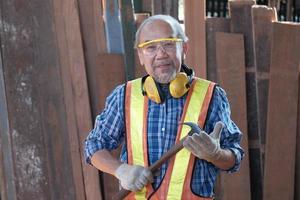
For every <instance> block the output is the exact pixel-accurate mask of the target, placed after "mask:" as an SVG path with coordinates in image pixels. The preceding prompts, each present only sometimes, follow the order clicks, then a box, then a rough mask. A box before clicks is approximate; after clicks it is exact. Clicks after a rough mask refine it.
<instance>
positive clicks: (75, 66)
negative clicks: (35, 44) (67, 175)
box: [53, 0, 101, 200]
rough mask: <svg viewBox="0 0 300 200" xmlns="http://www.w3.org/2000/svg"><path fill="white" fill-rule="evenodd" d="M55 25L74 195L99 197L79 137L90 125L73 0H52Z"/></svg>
mask: <svg viewBox="0 0 300 200" xmlns="http://www.w3.org/2000/svg"><path fill="white" fill-rule="evenodd" d="M53 5H54V13H55V22H56V23H55V25H56V30H57V40H58V47H59V53H60V57H61V59H60V63H61V66H62V67H61V75H62V81H63V89H64V91H63V92H64V99H65V101H66V102H68V103H66V114H67V127H68V133H69V143H70V154H71V162H72V163H71V164H72V170H73V177H74V184H75V194H76V199H87V200H93V199H101V189H100V183H99V177H98V176H99V175H98V171H97V170H96V169H93V168H92V167H90V166H88V165H86V164H85V161H84V156H83V152H84V149H83V145H82V141H84V139H85V138H86V136H87V135H86V134H87V133H88V132H89V130H91V128H92V119H91V112H90V109H91V108H90V104H89V95H88V87H87V78H86V71H85V64H84V55H83V47H82V43H81V31H80V24H79V13H78V11H77V7H75V5H76V2H75V1H74V0H67V1H64V2H61V1H58V0H56V1H54V4H53Z"/></svg>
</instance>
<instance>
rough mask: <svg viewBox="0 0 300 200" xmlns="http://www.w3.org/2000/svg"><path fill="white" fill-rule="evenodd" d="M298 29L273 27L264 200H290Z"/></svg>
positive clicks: (299, 49)
mask: <svg viewBox="0 0 300 200" xmlns="http://www.w3.org/2000/svg"><path fill="white" fill-rule="evenodd" d="M299 35H300V25H299V24H292V23H290V24H289V23H279V22H274V23H273V39H272V51H271V68H270V87H269V104H268V120H267V140H266V153H265V176H264V199H265V200H267V199H272V200H277V199H278V200H279V199H280V200H281V199H294V178H295V156H296V133H297V107H298V87H299V71H298V70H299V69H298V67H299V61H300V58H299V55H300V38H299Z"/></svg>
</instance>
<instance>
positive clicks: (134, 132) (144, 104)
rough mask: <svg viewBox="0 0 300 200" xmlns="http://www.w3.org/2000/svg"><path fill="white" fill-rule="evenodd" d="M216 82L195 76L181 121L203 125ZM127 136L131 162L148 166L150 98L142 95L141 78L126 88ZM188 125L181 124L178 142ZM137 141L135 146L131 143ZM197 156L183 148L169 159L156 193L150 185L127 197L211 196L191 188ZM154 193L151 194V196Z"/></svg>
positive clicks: (194, 197)
mask: <svg viewBox="0 0 300 200" xmlns="http://www.w3.org/2000/svg"><path fill="white" fill-rule="evenodd" d="M214 85H215V83H212V82H210V81H207V80H203V79H195V80H194V81H193V83H192V85H191V88H190V91H189V93H188V96H187V99H186V103H185V106H184V109H183V113H182V117H181V120H180V122H181V123H182V122H195V123H198V125H199V126H200V127H201V128H203V127H204V123H205V119H206V114H207V110H208V106H209V102H210V99H211V97H212V92H213V88H214ZM125 98H126V100H125V102H126V106H125V114H126V135H127V152H128V163H129V164H136V165H142V166H145V167H148V166H149V163H148V151H147V112H148V98H147V97H146V96H145V97H144V96H143V95H142V92H141V79H136V80H133V81H130V82H128V83H127V87H126V97H125ZM188 132H189V128H188V127H187V126H181V125H180V126H179V127H178V132H177V137H176V142H178V141H179V140H180V139H181V138H183V137H184V136H186V135H187V133H188ZM132 141H134V145H132ZM194 160H195V158H194V156H192V155H191V153H190V152H189V151H187V150H186V149H182V150H181V151H180V152H178V153H177V154H176V156H175V157H173V159H171V160H170V163H169V166H168V169H167V172H166V175H165V177H164V179H163V184H161V186H160V187H159V188H158V189H157V191H155V193H154V194H152V193H153V189H152V187H151V184H149V186H148V187H147V190H146V189H145V188H144V189H143V190H142V191H140V192H137V193H135V194H131V195H130V196H128V198H127V199H146V198H150V199H172V200H176V199H188V198H187V197H189V199H209V198H201V197H198V196H196V195H194V194H193V193H192V191H191V189H190V182H191V176H192V171H193V170H192V169H193V166H194ZM150 194H151V195H150Z"/></svg>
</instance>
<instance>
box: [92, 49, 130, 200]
mask: <svg viewBox="0 0 300 200" xmlns="http://www.w3.org/2000/svg"><path fill="white" fill-rule="evenodd" d="M123 59H124V58H123V56H122V55H121V54H100V55H99V56H98V58H97V67H96V68H95V69H94V76H93V77H92V78H94V79H96V85H95V88H98V90H97V92H96V93H95V94H96V96H93V97H92V98H96V100H95V102H97V106H96V110H93V113H94V115H96V114H99V113H100V112H101V111H102V110H103V108H104V105H105V100H106V97H107V96H108V95H109V94H110V93H111V91H112V90H113V89H114V88H115V87H116V86H117V85H119V84H122V83H124V81H125V69H124V67H123V66H124V60H123ZM99 85H105V87H102V88H101V89H99V87H98V86H99ZM119 152H120V149H117V150H116V151H113V155H114V156H115V157H118V155H119ZM101 180H102V187H103V193H104V199H112V197H113V196H114V195H115V194H117V192H118V189H119V182H118V181H117V179H116V178H115V177H113V176H111V175H110V174H106V173H101Z"/></svg>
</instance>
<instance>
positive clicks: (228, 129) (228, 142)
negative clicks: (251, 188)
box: [205, 86, 244, 172]
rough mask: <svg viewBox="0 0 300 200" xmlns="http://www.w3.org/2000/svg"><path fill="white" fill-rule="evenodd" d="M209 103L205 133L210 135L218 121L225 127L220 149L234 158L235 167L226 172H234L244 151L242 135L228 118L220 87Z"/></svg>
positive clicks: (228, 110) (227, 109)
mask: <svg viewBox="0 0 300 200" xmlns="http://www.w3.org/2000/svg"><path fill="white" fill-rule="evenodd" d="M211 101H212V102H211V106H210V108H209V111H208V116H207V117H208V118H207V122H206V126H205V131H206V132H207V133H211V132H212V131H213V128H214V126H215V124H216V123H217V122H218V121H222V122H223V123H224V125H225V127H224V128H223V130H222V134H221V148H223V149H229V150H231V151H232V152H233V154H234V155H235V158H236V159H235V165H234V166H233V167H232V168H231V169H229V170H226V171H228V172H235V171H237V170H238V169H239V167H240V164H241V160H242V159H243V157H244V151H243V149H242V148H241V146H240V141H241V137H242V133H241V131H240V130H239V128H238V127H237V126H236V124H235V123H234V122H233V121H232V120H231V118H230V114H231V111H230V106H229V102H228V99H227V97H226V93H225V91H224V90H223V89H222V88H221V87H219V86H216V88H215V90H214V94H213V98H212V100H211Z"/></svg>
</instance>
